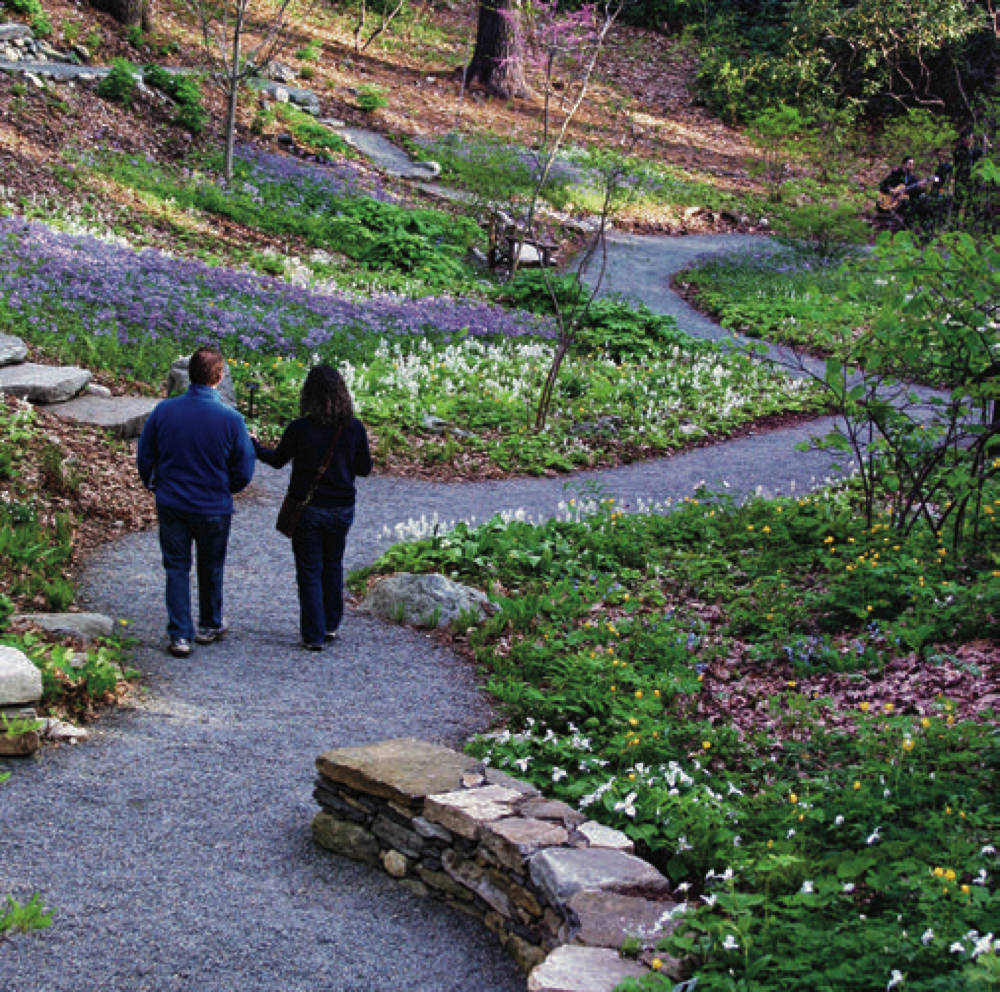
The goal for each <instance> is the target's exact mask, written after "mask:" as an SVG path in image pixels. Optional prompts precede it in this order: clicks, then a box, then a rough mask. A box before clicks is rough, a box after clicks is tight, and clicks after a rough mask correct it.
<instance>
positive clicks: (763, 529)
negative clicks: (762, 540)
mask: <svg viewBox="0 0 1000 992" xmlns="http://www.w3.org/2000/svg"><path fill="white" fill-rule="evenodd" d="M761 530H762V531H763V532H764V533H765V534H770V533H771V528H770V527H768V526H767V524H764V526H763V527H761Z"/></svg>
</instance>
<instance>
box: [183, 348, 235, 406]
mask: <svg viewBox="0 0 1000 992" xmlns="http://www.w3.org/2000/svg"><path fill="white" fill-rule="evenodd" d="M190 359H191V356H190V355H182V356H181V357H180V358H177V359H175V360H174V363H173V364H172V365H171V366H170V371H169V372H168V373H167V387H166V388H167V396H177V395H179V394H180V393H185V392H187V388H188V386H189V385H190V384H191V379H190V377H189V376H188V362H189V361H190ZM219 397H220V398H221V399H222V402H223V403H225V404H226V406H231V407H232V408H233V409H234V410H235V409H236V387H235V386H234V385H233V377H232V375H231V374H230V372H229V364H228V363H224V364H223V367H222V382H220V383H219Z"/></svg>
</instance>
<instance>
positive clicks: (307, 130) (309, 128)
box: [262, 103, 350, 155]
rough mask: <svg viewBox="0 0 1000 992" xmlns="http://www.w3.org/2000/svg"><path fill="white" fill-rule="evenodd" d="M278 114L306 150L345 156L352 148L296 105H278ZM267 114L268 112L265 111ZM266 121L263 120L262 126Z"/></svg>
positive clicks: (335, 133)
mask: <svg viewBox="0 0 1000 992" xmlns="http://www.w3.org/2000/svg"><path fill="white" fill-rule="evenodd" d="M276 107H277V114H278V115H279V116H280V118H281V120H283V121H284V122H285V124H287V125H288V129H289V130H290V131H291V132H292V137H293V138H294V139H295V140H296V141H297V142H298V143H299V144H300V145H305V147H306V148H312V149H315V150H319V151H328V152H336V153H337V154H341V155H342V154H345V153H347V152H348V151H349V150H350V146H349V145H348V144H347V142H346V141H344V139H343V138H342V137H341V136H340V135H339V134H337V132H336V131H334V130H332V129H331V128H328V127H327V126H326V125H325V124H320V123H319V121H317V120H316V118H315V117H313V116H312V115H311V114H307V113H306V112H305V111H304V110H302V109H300V108H299V107H296V106H295V105H294V104H291V103H288V104H280V103H279V104H277V105H276ZM263 113H266V111H263ZM263 123H264V121H263V120H262V125H263Z"/></svg>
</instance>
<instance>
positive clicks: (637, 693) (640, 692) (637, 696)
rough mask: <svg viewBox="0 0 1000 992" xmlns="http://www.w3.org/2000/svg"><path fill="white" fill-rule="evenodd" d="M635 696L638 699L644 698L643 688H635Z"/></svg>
mask: <svg viewBox="0 0 1000 992" xmlns="http://www.w3.org/2000/svg"><path fill="white" fill-rule="evenodd" d="M635 698H636V699H642V689H636V690H635Z"/></svg>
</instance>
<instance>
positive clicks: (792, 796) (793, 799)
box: [788, 792, 799, 806]
mask: <svg viewBox="0 0 1000 992" xmlns="http://www.w3.org/2000/svg"><path fill="white" fill-rule="evenodd" d="M788 801H789V802H790V803H791V804H792V805H793V806H794V805H795V804H796V803H797V802H798V801H799V797H798V796H797V795H796V794H795V793H794V792H789V793H788Z"/></svg>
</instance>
